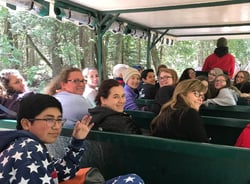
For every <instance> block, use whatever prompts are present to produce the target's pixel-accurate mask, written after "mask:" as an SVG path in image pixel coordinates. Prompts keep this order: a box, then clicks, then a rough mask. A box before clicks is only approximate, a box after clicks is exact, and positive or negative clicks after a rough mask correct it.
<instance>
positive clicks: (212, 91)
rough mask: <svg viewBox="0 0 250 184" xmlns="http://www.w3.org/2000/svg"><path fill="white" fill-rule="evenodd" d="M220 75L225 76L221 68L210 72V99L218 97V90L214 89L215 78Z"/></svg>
mask: <svg viewBox="0 0 250 184" xmlns="http://www.w3.org/2000/svg"><path fill="white" fill-rule="evenodd" d="M220 74H223V71H222V69H220V68H213V69H211V70H210V71H209V72H208V90H209V91H208V94H209V95H210V97H209V98H214V97H216V95H217V94H216V93H217V90H216V89H215V87H214V82H215V78H216V77H217V76H218V75H220Z"/></svg>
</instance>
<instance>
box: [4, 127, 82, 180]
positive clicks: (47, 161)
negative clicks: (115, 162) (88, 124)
mask: <svg viewBox="0 0 250 184" xmlns="http://www.w3.org/2000/svg"><path fill="white" fill-rule="evenodd" d="M0 140H1V141H0V183H1V184H5V183H6V184H7V183H12V184H17V183H51V184H52V183H53V184H54V183H58V182H60V181H63V180H67V179H69V178H72V177H74V176H75V173H76V171H77V170H78V169H79V168H78V166H79V163H80V158H81V157H82V155H83V152H84V148H83V143H84V141H83V140H76V139H74V138H72V141H71V145H69V146H68V148H67V149H66V153H65V156H64V157H63V158H62V159H54V158H51V157H50V155H49V153H48V150H47V148H46V146H45V145H44V144H43V143H42V142H41V141H40V140H39V139H38V138H37V137H36V136H34V135H33V134H31V133H29V132H27V131H24V130H17V131H1V132H0Z"/></svg>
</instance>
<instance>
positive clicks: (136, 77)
mask: <svg viewBox="0 0 250 184" xmlns="http://www.w3.org/2000/svg"><path fill="white" fill-rule="evenodd" d="M140 77H141V75H140V73H139V72H138V71H137V70H136V69H134V68H131V67H129V68H127V69H126V70H125V71H124V72H123V80H124V82H125V86H124V91H125V96H126V104H125V107H124V110H139V107H138V106H137V104H136V99H137V98H138V97H139V92H138V90H137V88H138V86H139V82H140Z"/></svg>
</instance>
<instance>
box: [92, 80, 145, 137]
mask: <svg viewBox="0 0 250 184" xmlns="http://www.w3.org/2000/svg"><path fill="white" fill-rule="evenodd" d="M95 102H96V105H97V106H96V107H95V108H93V109H89V113H90V115H91V116H92V118H93V119H92V120H93V122H95V125H94V128H93V129H95V130H101V131H110V132H120V133H133V134H141V132H140V130H139V128H137V127H136V125H135V122H134V121H133V120H132V118H131V117H130V116H129V115H128V114H126V113H124V112H123V110H124V106H125V102H126V97H125V94H124V89H123V86H122V85H121V84H120V83H119V82H118V81H116V80H114V79H108V80H104V81H103V82H102V83H101V86H100V88H99V91H98V93H97V96H96V99H95Z"/></svg>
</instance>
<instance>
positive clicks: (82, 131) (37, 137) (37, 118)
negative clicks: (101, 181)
mask: <svg viewBox="0 0 250 184" xmlns="http://www.w3.org/2000/svg"><path fill="white" fill-rule="evenodd" d="M91 119H92V117H91V116H87V115H86V116H84V117H83V119H82V120H81V121H78V122H76V124H75V127H74V129H73V133H72V139H71V143H70V145H69V146H68V147H67V149H66V153H65V156H64V157H63V158H62V159H57V160H56V159H52V158H51V157H50V155H49V153H48V150H47V148H46V146H45V144H51V143H54V142H55V141H56V139H57V138H58V136H59V135H60V133H61V130H62V127H63V123H64V122H65V119H62V106H61V104H60V102H59V101H58V100H57V99H56V98H55V97H53V96H50V95H45V94H33V95H30V96H28V97H25V98H23V99H22V100H21V102H20V108H19V112H18V114H17V130H16V131H0V139H1V142H0V183H12V184H14V183H15V184H17V183H49V184H50V183H51V184H54V183H55V184H56V183H58V182H61V181H67V180H69V179H71V178H73V177H74V176H75V174H76V172H77V171H78V170H79V163H80V159H81V157H82V155H83V152H84V140H85V138H86V136H87V135H88V133H89V131H90V130H91V128H92V127H93V125H94V123H91ZM126 179H127V180H133V182H132V183H143V180H142V179H141V178H140V177H139V176H137V175H135V174H129V175H125V176H119V177H117V178H113V179H111V180H109V181H106V182H105V183H112V182H113V181H115V180H117V181H118V182H117V183H125V181H127V180H126Z"/></svg>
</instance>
